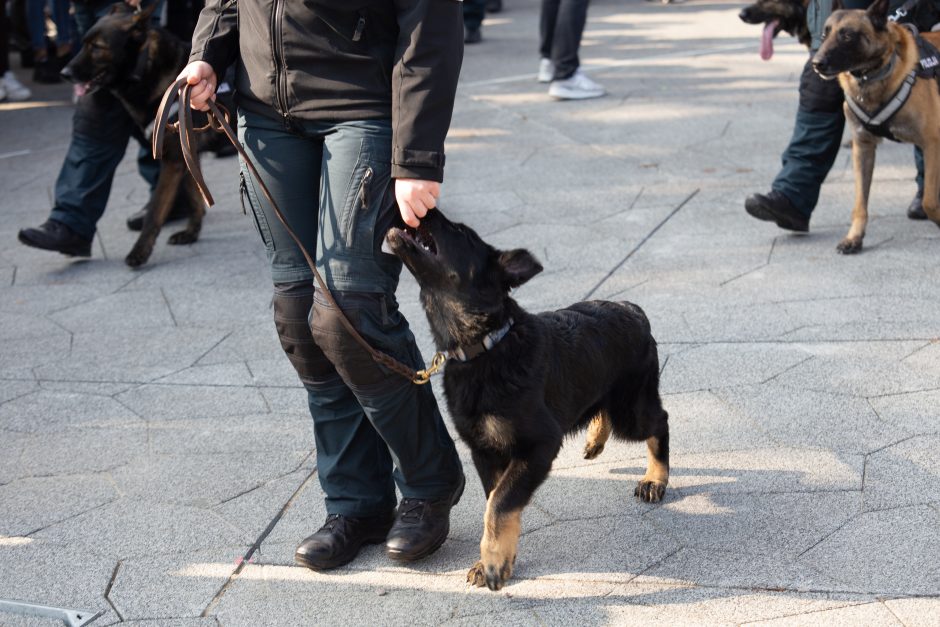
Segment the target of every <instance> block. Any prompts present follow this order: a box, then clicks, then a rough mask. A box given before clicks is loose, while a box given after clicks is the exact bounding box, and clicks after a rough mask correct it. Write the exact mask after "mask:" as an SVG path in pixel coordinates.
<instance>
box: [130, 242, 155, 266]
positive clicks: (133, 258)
mask: <svg viewBox="0 0 940 627" xmlns="http://www.w3.org/2000/svg"><path fill="white" fill-rule="evenodd" d="M149 258H150V251H147V250H141V249H139V248H137V247H136V246H135V247H134V249H133V250H131V252H129V253H128V254H127V257H125V258H124V263H126V264H127V265H129V266H130V267H131V268H139V267H140V266H142V265H144V264H145V263H147V260H148V259H149Z"/></svg>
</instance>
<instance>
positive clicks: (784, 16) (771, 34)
mask: <svg viewBox="0 0 940 627" xmlns="http://www.w3.org/2000/svg"><path fill="white" fill-rule="evenodd" d="M807 4H809V0H757V2H755V3H754V4H749V5H748V6H746V7H744V8H743V9H741V12H740V13H739V14H738V17H739V18H741V21H742V22H745V23H747V24H763V25H764V30H763V32H762V34H761V43H760V56H761V58H762V59H763V60H765V61H767V60H769V59H770V57H772V56H773V54H774V38H775V37H776V36H777V35H778V34H779V33H780V32H781V31H783V32H786V33H789V34H790V35H792V36H794V37H796V38H797V39H798V40H799V42H800V43H801V44H803V45H804V46H806V47H807V48H809V45H810V42H811V40H812V36H811V35H810V34H809V28H807V26H806V5H807Z"/></svg>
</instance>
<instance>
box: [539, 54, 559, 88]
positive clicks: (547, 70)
mask: <svg viewBox="0 0 940 627" xmlns="http://www.w3.org/2000/svg"><path fill="white" fill-rule="evenodd" d="M554 77H555V64H554V63H552V60H551V59H540V60H539V75H538V81H539V82H540V83H551V82H552V78H554Z"/></svg>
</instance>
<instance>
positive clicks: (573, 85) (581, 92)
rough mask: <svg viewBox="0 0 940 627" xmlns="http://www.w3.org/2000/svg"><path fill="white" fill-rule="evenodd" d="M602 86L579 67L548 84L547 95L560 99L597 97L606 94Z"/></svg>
mask: <svg viewBox="0 0 940 627" xmlns="http://www.w3.org/2000/svg"><path fill="white" fill-rule="evenodd" d="M606 93H607V92H606V91H604V88H603V87H601V86H600V85H598V84H597V83H595V82H594V81H592V80H591V79H590V78H588V76H587V74H585V73H584V72H582V71H581V68H578V69H577V70H575V72H574V74H572V75H571V76H569V77H568V78H566V79H565V80H562V81H552V84H551V85H549V86H548V95H549V96H551V97H552V98H558V99H560V100H584V99H585V98H599V97H601V96H603V95H604V94H606Z"/></svg>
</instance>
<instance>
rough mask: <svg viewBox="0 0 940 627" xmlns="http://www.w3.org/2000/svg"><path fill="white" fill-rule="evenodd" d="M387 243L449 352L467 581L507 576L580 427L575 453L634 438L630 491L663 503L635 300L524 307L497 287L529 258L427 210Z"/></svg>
mask: <svg viewBox="0 0 940 627" xmlns="http://www.w3.org/2000/svg"><path fill="white" fill-rule="evenodd" d="M386 243H387V244H388V247H389V249H390V250H391V252H392V253H394V254H395V255H397V256H398V257H399V258H400V259H401V260H402V261H403V262H404V264H405V265H406V266H407V267H408V269H409V270H410V271H411V273H412V274H413V275H414V276H415V278H416V279H417V281H418V285H419V286H420V288H421V303H422V305H423V306H424V309H425V312H426V313H427V317H428V321H429V322H430V325H431V333H432V335H433V336H434V341H435V343H436V344H437V348H438V350H439V351H441V352H445V353H447V354H448V355H449V357H450V359H449V360H448V362H447V367H446V369H445V372H444V393H445V395H446V397H447V406H448V408H449V409H450V415H451V417H452V418H453V420H454V426H455V427H456V428H457V432H458V433H459V434H460V437H461V438H462V439H463V441H464V442H466V444H467V446H469V447H470V450H471V452H472V457H473V463H474V465H475V466H476V469H477V473H478V474H479V476H480V481H481V482H482V483H483V490H484V492H485V493H486V499H487V501H486V511H485V513H484V516H483V539H482V540H481V541H480V561H479V562H477V563H476V564H475V565H474V566H473V567H472V568H471V569H470V572H469V573H468V574H467V581H468V582H469V583H471V584H473V585H475V586H481V587H482V586H484V585H485V586H487V587H489V588H490V589H491V590H499V589H500V588H502V586H503V584H505V583H506V581H507V580H508V579H509V578H510V576H511V575H512V569H513V564H514V562H515V559H516V548H517V545H518V542H519V533H520V520H521V516H522V510H523V508H524V507H525V506H526V505H527V504H528V503H529V501H530V499H531V498H532V495H533V494H534V493H535V491H536V489H537V488H538V487H539V486H540V485H541V484H542V482H543V481H544V480H545V478H546V477H547V476H548V473H549V471H550V470H551V467H552V462H553V461H554V459H555V456H556V455H557V454H558V451H559V450H560V449H561V444H562V441H563V440H564V438H565V436H567V435H571V434H574V433H577V432H578V431H580V430H584V429H586V430H587V445H586V446H585V449H584V457H585V458H586V459H593V458H595V457H597V456H598V455H600V453H601V451H603V450H604V444H605V443H606V442H607V439H608V438H609V437H610V436H611V435H613V436H614V437H616V438H618V439H623V440H632V441H645V442H646V447H647V462H648V464H647V469H646V474H645V475H644V476H643V478H642V479H640V481H639V483H638V484H637V486H636V489H635V491H634V494H635V496H636V497H637V498H639V499H640V500H642V501H646V502H649V503H653V502H656V501H659V500H660V499H662V498H663V495H664V493H665V491H666V484H667V483H668V482H669V425H668V422H667V421H668V418H669V416H668V414H667V413H666V411H665V410H664V409H663V406H662V402H661V400H660V396H659V357H658V354H657V350H656V341H655V340H654V339H653V336H652V335H651V334H650V324H649V321H648V320H647V319H646V315H645V314H644V313H643V311H642V310H641V309H640V308H639V307H637V306H636V305H634V304H632V303H627V302H610V301H599V300H595V301H590V302H581V303H576V304H574V305H571V306H570V307H566V308H565V309H560V310H558V311H549V312H544V313H539V314H531V313H528V312H526V311H525V310H523V309H522V307H520V306H519V304H518V303H517V302H516V301H515V300H513V299H512V298H511V297H510V296H509V291H510V290H511V289H513V288H516V287H518V286H520V285H522V284H523V283H525V282H526V281H528V280H529V279H531V278H532V277H533V276H535V275H536V274H538V273H539V272H541V270H542V266H541V265H540V264H539V262H538V261H537V260H536V259H535V257H533V256H532V254H531V253H529V251H527V250H525V249H516V250H508V251H501V250H497V249H495V248H493V247H492V246H490V245H489V244H487V243H486V242H484V241H483V240H482V239H481V238H480V236H479V235H477V234H476V233H475V232H474V231H473V229H471V228H469V227H467V226H465V225H463V224H457V223H454V222H451V221H450V220H448V219H447V218H445V217H444V215H443V214H442V213H441V212H440V211H438V210H434V211H431V212H429V213H428V215H427V216H426V217H424V218H423V219H422V220H421V226H420V227H419V228H418V229H417V230H415V229H410V228H393V229H391V230H389V232H388V234H387V236H386Z"/></svg>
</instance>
